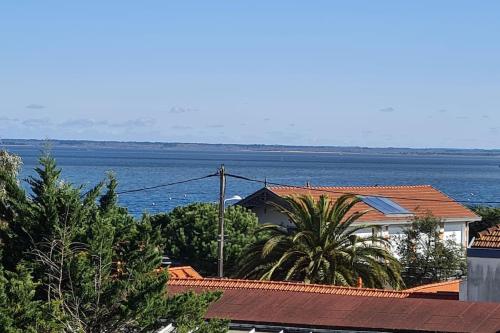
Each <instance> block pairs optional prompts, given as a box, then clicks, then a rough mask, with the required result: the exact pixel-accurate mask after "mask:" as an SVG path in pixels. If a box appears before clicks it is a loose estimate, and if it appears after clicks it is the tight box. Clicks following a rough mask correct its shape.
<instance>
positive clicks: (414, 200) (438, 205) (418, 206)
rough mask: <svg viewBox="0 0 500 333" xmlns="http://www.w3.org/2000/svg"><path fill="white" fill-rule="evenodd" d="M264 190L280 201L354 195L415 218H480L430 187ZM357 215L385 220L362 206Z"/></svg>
mask: <svg viewBox="0 0 500 333" xmlns="http://www.w3.org/2000/svg"><path fill="white" fill-rule="evenodd" d="M267 189H268V190H270V191H272V192H273V193H274V194H276V195H279V196H281V197H286V196H292V195H304V194H305V195H311V196H313V197H314V198H318V197H319V196H320V195H328V196H329V197H330V198H331V199H332V200H335V199H336V198H338V197H339V196H341V195H343V194H347V193H349V194H356V195H366V196H383V197H386V198H389V199H391V200H392V201H394V202H396V203H397V204H399V205H400V206H401V207H403V208H406V209H407V210H409V211H410V212H412V213H413V214H416V215H425V214H429V213H430V214H432V215H434V216H436V217H438V218H441V219H447V218H450V219H453V218H459V219H470V220H480V217H479V216H478V215H476V214H475V213H474V212H472V211H471V210H470V209H468V208H466V207H465V206H463V205H461V204H460V203H458V202H456V201H455V200H453V199H452V198H450V197H448V196H447V195H445V194H444V193H442V192H440V191H438V190H437V189H435V188H433V187H432V186H430V185H415V186H349V187H327V186H320V187H311V188H309V189H305V188H296V187H279V186H278V187H272V186H271V187H268V188H267ZM354 209H356V210H358V211H365V210H368V213H367V214H365V215H364V216H363V217H361V219H360V220H359V221H361V222H375V221H386V220H387V219H388V217H387V216H386V215H384V214H383V213H381V212H379V211H378V210H376V209H373V208H372V207H370V206H368V205H367V204H365V203H364V202H360V203H358V204H357V205H356V206H355V208H354ZM390 218H391V219H395V220H398V219H407V218H405V217H390Z"/></svg>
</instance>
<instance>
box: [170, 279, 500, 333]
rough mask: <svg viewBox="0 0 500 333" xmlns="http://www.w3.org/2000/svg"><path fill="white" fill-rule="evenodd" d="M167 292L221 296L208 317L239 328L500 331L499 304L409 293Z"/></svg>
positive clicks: (309, 288)
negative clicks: (216, 293) (415, 296)
mask: <svg viewBox="0 0 500 333" xmlns="http://www.w3.org/2000/svg"><path fill="white" fill-rule="evenodd" d="M168 290H169V293H171V294H177V293H181V292H186V291H188V290H192V291H195V292H202V291H206V290H222V291H223V294H222V297H221V299H220V300H218V301H217V302H215V303H212V304H211V305H210V306H209V309H208V312H207V315H206V317H207V318H226V319H230V320H231V321H232V322H235V323H238V322H239V323H254V324H263V325H277V326H300V327H309V328H312V327H314V328H329V329H365V330H384V331H392V332H400V331H407V332H422V331H433V332H477V333H480V332H496V331H498V330H500V304H496V303H477V302H475V303H473V302H460V301H454V300H439V299H425V298H418V297H417V298H413V297H411V296H410V297H405V296H404V295H412V293H409V292H393V291H383V290H377V291H375V290H372V289H363V288H361V289H358V288H342V287H333V286H317V285H305V284H299V283H283V282H263V281H243V280H217V279H202V280H193V279H191V280H188V279H173V280H170V281H169V286H168ZM418 294H424V293H418Z"/></svg>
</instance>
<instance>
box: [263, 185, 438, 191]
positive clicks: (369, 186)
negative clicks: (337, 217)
mask: <svg viewBox="0 0 500 333" xmlns="http://www.w3.org/2000/svg"><path fill="white" fill-rule="evenodd" d="M422 187H431V188H433V189H436V188H435V187H433V186H432V185H430V184H417V185H342V186H309V187H307V186H299V185H297V186H293V185H279V186H268V187H267V188H268V189H281V188H285V189H304V190H307V189H346V188H422Z"/></svg>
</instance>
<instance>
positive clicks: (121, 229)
mask: <svg viewBox="0 0 500 333" xmlns="http://www.w3.org/2000/svg"><path fill="white" fill-rule="evenodd" d="M40 164H41V165H40V167H38V168H37V169H36V173H37V175H36V176H35V177H31V178H30V179H29V180H28V184H29V185H30V186H31V192H32V195H31V196H28V195H26V194H25V193H24V191H22V189H20V187H19V185H17V187H16V183H15V182H14V181H12V177H10V176H9V177H8V176H7V174H6V173H5V174H3V175H2V174H0V179H2V180H4V183H5V184H7V186H6V187H5V188H6V198H7V199H6V200H3V201H2V202H0V211H5V212H9V211H10V212H11V214H10V215H5V216H8V217H9V218H8V221H7V224H8V228H7V229H8V230H7V231H6V232H5V233H4V234H2V242H3V243H4V249H5V253H9V254H14V251H17V252H15V253H17V255H12V256H9V257H10V258H6V257H4V260H2V261H3V262H4V263H5V264H6V265H9V267H11V268H15V267H17V265H18V264H19V263H20V262H24V263H25V264H26V265H27V267H28V268H29V269H30V270H31V275H32V277H33V278H32V280H33V283H34V284H33V285H32V287H33V293H34V294H33V301H34V302H40V301H43V302H45V303H46V304H54V305H57V307H55V308H54V311H56V310H57V309H58V310H60V314H61V316H60V318H61V319H60V323H61V325H62V328H61V330H62V331H64V332H88V333H91V332H137V331H141V332H150V331H153V330H155V329H157V328H158V327H160V326H161V324H162V323H161V321H160V319H165V320H168V321H170V322H174V323H176V322H177V321H179V326H180V327H185V328H186V329H188V328H189V329H194V328H196V327H198V328H199V329H201V328H202V327H210V329H212V328H213V329H214V332H224V331H225V330H226V326H225V323H224V322H222V323H221V322H219V321H214V322H213V323H208V324H207V323H204V321H203V319H202V318H203V314H204V310H206V307H207V306H208V304H209V302H208V301H207V300H213V299H214V297H215V298H216V296H214V295H211V296H206V295H201V296H197V295H194V294H189V295H186V296H183V297H186V298H187V300H188V302H187V304H193V306H194V305H197V306H196V309H195V310H193V309H192V307H191V308H189V309H184V308H182V307H181V305H180V304H179V303H178V302H176V301H175V300H176V299H177V297H180V296H177V297H174V299H169V298H167V294H168V293H167V280H168V274H167V272H166V271H164V270H161V269H159V267H160V263H161V257H162V253H163V243H162V238H161V234H160V230H159V227H158V226H153V225H152V224H151V221H150V219H149V217H148V216H144V217H143V218H141V219H135V218H134V217H132V216H131V215H130V214H128V212H127V210H126V209H124V208H122V207H120V206H119V205H118V204H117V202H118V200H117V194H116V187H117V182H116V179H115V178H114V176H113V175H109V176H108V180H107V182H106V184H103V183H101V184H98V185H97V186H96V187H94V188H92V189H90V190H89V191H87V192H85V193H84V191H83V188H81V187H75V186H73V185H71V184H69V183H65V182H63V181H61V179H60V174H61V170H60V169H58V168H57V166H56V163H55V160H54V159H53V158H52V157H50V156H49V155H44V156H42V158H41V159H40ZM104 185H106V190H105V193H104V194H103V195H101V194H100V193H101V191H102V189H103V187H104ZM23 277H24V275H23ZM28 277H29V275H28ZM26 283H27V282H26ZM41 315H42V317H43V318H45V319H47V320H49V319H50V318H52V317H51V316H50V313H49V312H48V311H42V314H41ZM207 325H208V326H207Z"/></svg>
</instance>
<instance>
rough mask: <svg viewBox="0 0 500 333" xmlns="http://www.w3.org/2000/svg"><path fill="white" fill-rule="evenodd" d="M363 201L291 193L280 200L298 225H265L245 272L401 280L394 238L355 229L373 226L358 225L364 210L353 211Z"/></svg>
mask: <svg viewBox="0 0 500 333" xmlns="http://www.w3.org/2000/svg"><path fill="white" fill-rule="evenodd" d="M358 201H359V199H357V198H356V197H353V196H348V195H346V196H342V197H340V198H338V199H337V200H336V201H334V202H333V201H331V200H329V199H328V197H327V196H321V197H320V198H319V200H317V201H315V200H314V199H313V198H312V197H311V196H296V197H289V198H287V200H286V202H287V207H282V206H278V207H277V208H278V209H280V210H281V211H282V212H283V213H284V214H286V215H287V216H288V219H289V220H290V221H291V223H292V224H293V225H294V227H295V228H290V229H288V230H287V229H285V228H283V227H281V226H277V225H271V224H269V225H262V227H260V229H259V230H258V231H257V233H259V234H263V236H264V237H263V238H262V239H261V240H259V241H257V242H256V243H254V244H253V245H252V246H251V247H250V248H249V249H248V250H247V251H246V253H245V255H244V257H243V260H242V267H241V271H240V275H241V276H242V277H251V278H259V279H263V280H293V281H304V282H306V283H321V284H335V285H344V286H353V285H356V284H357V280H358V278H361V279H362V280H363V284H364V285H365V286H367V287H375V288H383V287H386V286H388V285H391V286H392V287H394V288H399V287H400V285H401V282H402V281H401V278H400V266H399V263H398V261H397V260H396V259H395V258H394V257H393V256H392V255H391V253H390V252H389V250H388V245H389V244H388V240H387V239H385V238H381V237H378V236H373V237H367V238H363V237H359V236H357V235H355V233H356V232H357V231H359V230H362V229H366V228H371V227H370V226H366V225H360V226H355V225H353V223H354V222H356V221H357V220H358V219H359V218H360V217H361V216H362V215H363V214H364V212H351V211H352V208H353V206H354V205H355V204H356V203H357V202H358Z"/></svg>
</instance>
